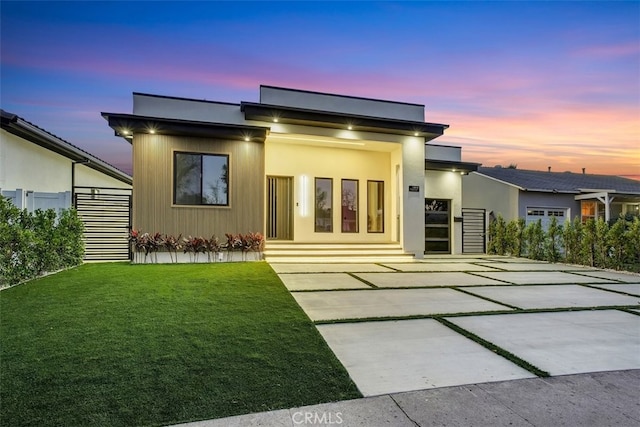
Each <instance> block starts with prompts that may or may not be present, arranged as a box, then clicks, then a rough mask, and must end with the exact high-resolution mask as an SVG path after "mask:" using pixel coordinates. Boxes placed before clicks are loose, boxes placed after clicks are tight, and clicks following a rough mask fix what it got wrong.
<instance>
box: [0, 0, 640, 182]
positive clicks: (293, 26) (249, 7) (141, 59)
mask: <svg viewBox="0 0 640 427" xmlns="http://www.w3.org/2000/svg"><path fill="white" fill-rule="evenodd" d="M0 7H1V9H0V13H1V24H2V26H1V29H0V35H1V45H0V47H1V56H0V72H1V93H0V103H1V106H2V108H3V109H4V110H7V111H10V112H12V113H16V114H18V115H20V116H21V117H23V118H25V119H26V120H29V121H31V122H33V123H34V124H36V125H38V126H40V127H42V128H45V129H47V130H49V131H50V132H52V133H54V134H56V135H58V136H60V137H62V138H64V139H66V140H68V141H69V142H71V143H73V144H75V145H78V146H80V147H81V148H83V149H85V150H87V151H90V152H91V153H93V154H95V155H97V156H98V157H101V158H103V159H104V160H107V161H109V162H111V163H112V164H114V165H116V166H118V167H120V168H122V169H124V170H127V171H130V164H131V159H130V146H129V145H128V144H127V143H125V142H124V141H123V140H120V139H117V138H115V137H114V136H113V132H112V130H111V129H110V128H108V126H107V125H106V122H105V121H104V119H102V118H101V117H100V112H101V111H109V112H131V108H132V105H131V102H132V101H131V93H132V92H134V91H136V92H147V93H155V94H163V95H172V96H182V97H193V98H198V99H209V100H220V101H229V102H239V101H241V100H243V101H257V98H258V86H259V85H260V84H269V85H277V86H285V87H293V88H298V89H307V90H314V91H323V92H332V93H342V94H348V95H355V96H365V97H371V98H382V99H390V100H398V101H407V102H417V103H421V104H425V105H426V117H425V119H426V120H427V121H431V122H439V123H445V124H449V125H450V126H451V127H450V128H449V129H448V130H447V132H445V135H444V136H443V137H441V138H439V139H437V140H436V141H435V142H436V143H441V144H452V145H459V146H462V147H463V157H464V160H466V161H475V162H481V163H483V164H485V165H488V166H493V165H495V164H509V163H517V164H518V167H520V168H522V169H546V167H547V166H552V168H553V169H554V170H572V171H580V169H581V168H582V167H586V168H587V171H589V172H593V173H611V174H623V175H640V148H639V147H640V2H313V3H312V2H281V3H280V2H148V1H138V2H29V1H26V2H9V1H2V2H1V4H0Z"/></svg>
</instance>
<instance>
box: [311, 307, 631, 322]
mask: <svg viewBox="0 0 640 427" xmlns="http://www.w3.org/2000/svg"><path fill="white" fill-rule="evenodd" d="M635 309H640V305H606V306H597V307H558V308H523V309H519V310H493V311H463V312H458V313H434V314H411V315H408V316H378V317H352V318H345V319H331V320H315V321H314V322H313V323H314V324H316V325H333V324H338V323H362V322H390V321H396V320H415V319H435V318H438V317H470V316H496V315H500V314H538V313H559V312H571V311H600V310H623V311H627V310H631V311H633V310H635Z"/></svg>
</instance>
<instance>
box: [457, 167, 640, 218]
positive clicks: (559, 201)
mask: <svg viewBox="0 0 640 427" xmlns="http://www.w3.org/2000/svg"><path fill="white" fill-rule="evenodd" d="M462 200H463V201H464V206H465V207H466V208H467V207H468V208H482V209H486V211H487V212H488V213H493V214H494V215H495V216H497V215H498V214H501V215H502V216H503V217H504V218H505V220H507V221H510V220H512V219H516V218H525V219H526V221H527V223H530V222H533V221H537V220H538V219H540V220H541V221H542V224H543V227H546V226H547V225H548V223H549V221H551V218H553V217H555V218H556V219H557V220H558V221H559V222H560V223H564V222H565V221H569V220H572V219H573V218H574V217H579V218H581V219H582V221H586V220H587V219H588V218H602V219H604V220H609V219H615V218H617V217H618V216H619V215H620V214H627V213H632V214H636V215H637V214H638V213H640V181H636V180H632V179H627V178H622V177H619V176H611V175H593V174H587V173H584V172H583V173H571V172H551V171H550V170H549V171H531V170H521V169H514V168H502V167H494V168H487V167H480V168H478V170H477V171H476V172H474V173H471V174H469V175H468V176H465V177H464V178H463V180H462Z"/></svg>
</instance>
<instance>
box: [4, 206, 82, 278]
mask: <svg viewBox="0 0 640 427" xmlns="http://www.w3.org/2000/svg"><path fill="white" fill-rule="evenodd" d="M83 227H84V226H83V224H82V221H81V220H80V219H79V218H78V215H77V214H76V211H75V210H74V209H66V210H63V211H62V212H61V214H60V215H59V216H57V215H56V212H55V211H54V210H53V209H48V210H45V211H43V210H40V209H38V210H36V211H35V212H33V213H30V212H27V210H26V209H25V210H20V209H18V208H17V207H15V206H14V205H13V204H12V203H11V202H9V201H8V200H7V199H5V198H3V197H0V286H7V285H14V284H16V283H20V282H22V281H25V280H29V279H32V278H34V277H37V276H39V275H42V274H44V273H46V272H51V271H56V270H60V269H63V268H67V267H72V266H74V265H78V264H80V263H82V257H83V255H84V244H83V242H82V231H83Z"/></svg>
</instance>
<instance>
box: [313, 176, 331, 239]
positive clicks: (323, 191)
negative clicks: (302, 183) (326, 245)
mask: <svg viewBox="0 0 640 427" xmlns="http://www.w3.org/2000/svg"><path fill="white" fill-rule="evenodd" d="M332 200H333V180H332V179H331V178H316V197H315V201H316V203H315V205H316V213H315V216H316V227H315V231H317V232H325V233H331V232H332V231H333V209H332V207H333V202H332Z"/></svg>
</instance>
